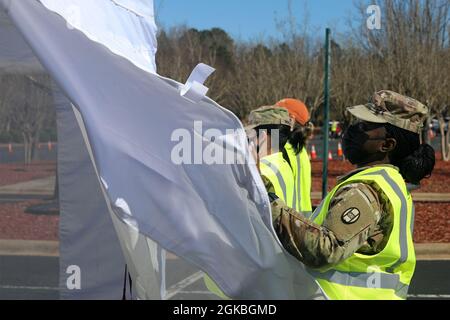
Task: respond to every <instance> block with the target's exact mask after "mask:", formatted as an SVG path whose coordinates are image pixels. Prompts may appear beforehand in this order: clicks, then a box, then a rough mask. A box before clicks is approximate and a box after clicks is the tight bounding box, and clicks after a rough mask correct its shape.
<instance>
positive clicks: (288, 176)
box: [259, 152, 297, 208]
mask: <svg viewBox="0 0 450 320" xmlns="http://www.w3.org/2000/svg"><path fill="white" fill-rule="evenodd" d="M259 168H260V171H261V175H262V176H264V177H266V178H267V179H269V181H270V182H271V183H272V185H273V187H274V189H275V194H276V195H277V197H278V198H280V199H281V200H283V201H284V202H285V203H286V205H287V206H289V207H291V208H294V206H296V203H297V200H296V194H295V192H294V188H295V185H294V173H293V170H292V168H291V166H290V165H289V163H288V162H287V161H286V160H285V159H284V157H283V153H282V152H277V153H274V154H271V155H269V156H266V157H264V158H262V159H261V160H260V162H259Z"/></svg>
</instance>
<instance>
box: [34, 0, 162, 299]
mask: <svg viewBox="0 0 450 320" xmlns="http://www.w3.org/2000/svg"><path fill="white" fill-rule="evenodd" d="M41 2H42V4H43V5H44V6H45V7H47V8H48V9H49V10H51V11H53V12H55V13H57V14H59V15H60V16H62V17H64V19H65V20H66V21H67V23H66V26H67V27H68V28H69V29H76V30H79V31H81V32H83V33H84V34H85V35H86V36H87V37H88V38H89V39H91V40H92V41H95V42H98V43H100V44H102V45H104V46H106V47H107V48H108V49H109V50H111V51H112V52H113V53H115V54H117V55H120V56H122V57H124V58H126V59H128V60H129V61H130V62H132V63H133V64H135V65H136V66H137V67H139V68H141V69H143V70H145V71H147V72H150V73H156V64H155V55H156V50H157V41H156V32H157V28H156V24H155V21H154V14H153V1H152V0H146V1H143V0H139V1H136V0H133V1H130V0H96V1H89V0H42V1H41ZM74 111H75V115H76V116H77V120H78V124H79V126H80V128H81V131H82V133H84V123H83V122H82V119H81V116H80V115H79V114H78V112H77V110H76V109H74ZM85 143H86V146H87V149H88V152H89V153H90V154H91V150H90V145H89V141H88V140H87V139H85ZM93 164H94V169H96V168H95V163H94V162H93ZM108 209H109V212H110V214H111V218H112V221H113V224H114V227H115V230H116V232H117V234H118V237H119V242H120V245H121V247H122V251H123V253H124V256H125V259H126V262H127V267H128V272H130V274H131V276H132V279H133V287H134V291H135V295H136V296H137V297H139V298H141V299H162V298H164V296H165V269H164V264H165V251H164V250H161V249H160V248H159V246H158V244H157V243H155V242H154V241H152V240H151V239H149V238H147V237H144V236H143V235H142V234H139V232H137V231H136V230H134V229H132V228H130V227H128V226H127V225H126V224H124V223H121V222H120V221H119V220H118V219H117V217H116V216H115V215H114V213H113V211H112V209H111V207H110V206H108Z"/></svg>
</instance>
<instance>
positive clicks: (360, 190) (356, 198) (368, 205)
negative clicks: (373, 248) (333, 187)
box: [323, 183, 381, 242]
mask: <svg viewBox="0 0 450 320" xmlns="http://www.w3.org/2000/svg"><path fill="white" fill-rule="evenodd" d="M336 200H337V201H334V202H333V203H332V205H331V206H330V208H329V211H328V214H327V217H326V218H325V221H324V223H323V227H325V228H327V229H328V230H330V231H331V232H333V233H334V234H335V236H336V238H337V239H338V240H339V241H342V242H348V241H350V240H352V239H353V238H355V237H357V236H358V235H362V234H367V231H368V229H369V228H373V227H375V226H376V224H377V223H378V217H379V215H380V210H381V207H380V203H379V202H378V199H377V198H376V196H374V195H372V194H371V190H370V187H369V186H367V185H365V184H362V183H358V184H353V185H352V186H351V187H350V188H347V189H345V190H342V192H341V193H340V194H339V196H338V199H336Z"/></svg>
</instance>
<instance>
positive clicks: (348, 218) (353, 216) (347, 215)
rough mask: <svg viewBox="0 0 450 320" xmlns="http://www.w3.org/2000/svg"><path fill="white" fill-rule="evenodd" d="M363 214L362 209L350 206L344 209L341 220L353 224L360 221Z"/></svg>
mask: <svg viewBox="0 0 450 320" xmlns="http://www.w3.org/2000/svg"><path fill="white" fill-rule="evenodd" d="M360 216H361V211H359V209H358V208H349V209H347V210H345V211H344V213H343V214H342V216H341V220H342V222H343V223H345V224H353V223H355V222H356V221H358V219H359V217H360Z"/></svg>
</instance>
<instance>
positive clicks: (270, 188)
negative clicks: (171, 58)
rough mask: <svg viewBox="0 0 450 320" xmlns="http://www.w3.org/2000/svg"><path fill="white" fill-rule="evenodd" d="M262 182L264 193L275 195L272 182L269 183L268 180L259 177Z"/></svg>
mask: <svg viewBox="0 0 450 320" xmlns="http://www.w3.org/2000/svg"><path fill="white" fill-rule="evenodd" d="M261 178H262V181H263V183H264V186H265V187H266V191H267V193H273V194H275V188H274V186H273V184H272V182H270V180H269V179H267V178H266V177H265V176H263V175H261Z"/></svg>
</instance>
